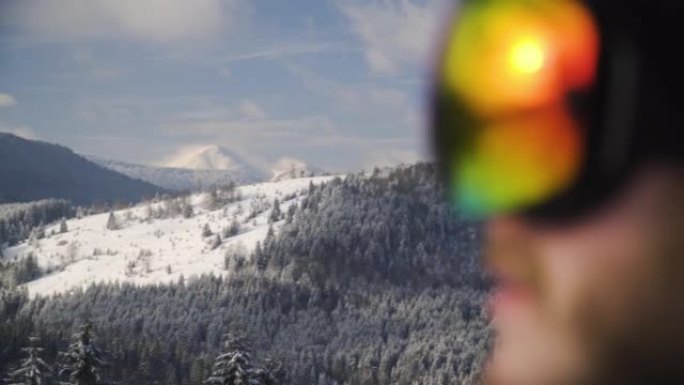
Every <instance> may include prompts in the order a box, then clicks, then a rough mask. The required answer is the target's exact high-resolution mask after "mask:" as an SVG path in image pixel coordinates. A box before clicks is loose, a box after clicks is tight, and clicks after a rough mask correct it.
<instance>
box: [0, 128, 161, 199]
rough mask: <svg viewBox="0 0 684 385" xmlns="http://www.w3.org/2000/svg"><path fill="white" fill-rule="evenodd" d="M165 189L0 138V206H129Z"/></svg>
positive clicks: (46, 147) (65, 153)
mask: <svg viewBox="0 0 684 385" xmlns="http://www.w3.org/2000/svg"><path fill="white" fill-rule="evenodd" d="M164 192H165V189H163V188H161V187H158V186H155V185H153V184H151V183H148V182H144V181H141V180H136V179H133V178H130V177H128V176H125V175H123V174H120V173H118V172H114V171H112V170H109V169H106V168H104V167H101V166H99V165H97V164H95V163H93V162H91V161H89V160H87V159H85V158H84V157H82V156H80V155H78V154H75V153H74V152H73V151H71V150H69V149H68V148H66V147H63V146H59V145H55V144H50V143H45V142H40V141H33V140H27V139H23V138H20V137H18V136H15V135H12V134H6V133H0V203H7V202H28V201H34V200H39V199H44V198H61V199H67V200H70V201H72V202H73V203H75V204H93V203H98V202H101V203H103V202H115V201H124V202H133V201H140V200H141V199H143V198H145V197H152V196H154V195H155V194H157V193H164Z"/></svg>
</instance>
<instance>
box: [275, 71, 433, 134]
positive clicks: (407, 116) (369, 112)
mask: <svg viewBox="0 0 684 385" xmlns="http://www.w3.org/2000/svg"><path fill="white" fill-rule="evenodd" d="M288 69H289V70H290V71H291V72H292V73H293V74H294V75H295V76H298V77H299V78H300V79H301V81H302V82H303V84H304V86H305V87H306V88H307V89H309V90H310V91H312V92H314V93H316V94H318V95H321V96H323V97H325V98H328V99H329V100H330V101H332V102H333V106H334V108H335V109H336V110H338V111H339V112H343V113H345V114H351V116H354V117H355V118H363V119H364V120H365V121H366V122H367V123H368V124H376V123H380V124H381V125H388V124H391V125H392V126H394V127H396V129H397V130H402V129H405V128H409V127H410V128H411V129H416V128H417V127H415V126H414V124H416V119H415V117H416V115H418V114H419V113H418V112H417V109H416V107H415V106H414V105H412V104H411V101H410V100H409V97H408V94H407V93H406V92H405V91H403V90H400V89H397V88H392V87H384V86H379V85H375V84H372V83H359V84H353V83H343V82H340V81H336V80H333V79H330V78H326V77H323V76H320V75H319V74H317V73H315V72H313V71H311V70H310V69H308V68H304V67H301V66H295V65H289V66H288ZM398 135H400V134H398Z"/></svg>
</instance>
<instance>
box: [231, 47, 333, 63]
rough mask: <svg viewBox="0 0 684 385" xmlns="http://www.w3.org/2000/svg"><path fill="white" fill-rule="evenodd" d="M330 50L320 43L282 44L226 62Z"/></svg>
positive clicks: (234, 57) (266, 58)
mask: <svg viewBox="0 0 684 385" xmlns="http://www.w3.org/2000/svg"><path fill="white" fill-rule="evenodd" d="M330 48H331V47H330V45H328V44H322V43H306V44H304V43H297V44H282V45H279V46H275V47H272V48H266V49H262V50H258V51H253V52H248V53H244V54H239V55H234V56H230V57H228V58H227V61H229V62H233V61H243V60H253V59H264V60H272V59H277V58H282V57H288V56H298V55H306V54H312V53H318V52H323V51H326V50H328V49H330Z"/></svg>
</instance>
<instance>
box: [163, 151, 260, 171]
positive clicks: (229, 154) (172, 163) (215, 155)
mask: <svg viewBox="0 0 684 385" xmlns="http://www.w3.org/2000/svg"><path fill="white" fill-rule="evenodd" d="M163 166H164V167H170V168H183V169H188V170H231V171H234V172H238V173H243V174H248V175H252V176H255V177H257V178H258V177H261V178H265V177H268V173H267V172H265V170H264V168H263V167H259V166H258V165H256V164H255V163H254V162H253V161H250V160H248V159H247V158H246V157H244V156H243V155H241V154H239V153H238V152H236V151H232V150H229V149H227V148H225V147H221V146H217V145H210V146H203V147H191V148H189V149H187V150H185V151H182V152H181V153H179V154H177V155H176V156H174V157H173V158H172V159H171V160H169V161H167V162H165V164H163Z"/></svg>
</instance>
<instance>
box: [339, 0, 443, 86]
mask: <svg viewBox="0 0 684 385" xmlns="http://www.w3.org/2000/svg"><path fill="white" fill-rule="evenodd" d="M337 4H338V7H339V9H340V10H341V11H342V13H343V14H344V15H345V16H346V17H347V19H348V20H349V22H350V23H351V28H352V31H353V32H354V34H356V35H357V36H358V38H359V39H361V41H362V42H363V43H364V45H365V48H364V52H365V56H366V60H367V61H368V64H369V65H370V67H371V69H372V70H373V71H374V72H376V73H381V74H397V73H400V72H402V70H403V69H405V67H407V66H408V67H411V66H416V65H417V64H419V63H426V62H427V60H428V58H429V54H430V52H431V51H433V50H434V47H435V45H436V43H437V42H438V40H439V38H438V35H437V32H438V31H439V27H440V25H441V24H442V22H443V15H444V14H446V13H445V12H444V11H445V10H447V9H448V4H449V2H448V1H446V0H426V1H424V2H421V1H419V0H372V1H365V2H361V1H359V0H340V1H338V3H337Z"/></svg>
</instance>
